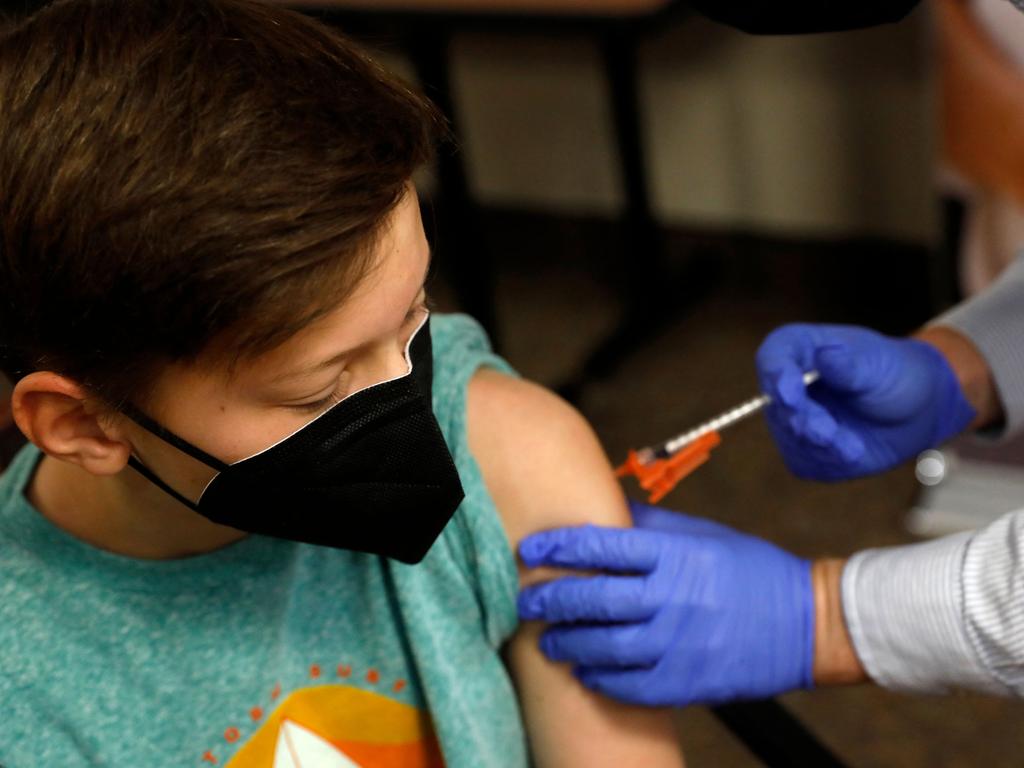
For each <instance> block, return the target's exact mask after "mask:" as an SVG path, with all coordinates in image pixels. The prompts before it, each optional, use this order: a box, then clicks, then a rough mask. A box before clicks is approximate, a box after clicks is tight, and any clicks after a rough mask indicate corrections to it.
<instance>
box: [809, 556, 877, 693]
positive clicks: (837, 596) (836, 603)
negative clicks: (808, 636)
mask: <svg viewBox="0 0 1024 768" xmlns="http://www.w3.org/2000/svg"><path fill="white" fill-rule="evenodd" d="M844 565H846V561H845V560H840V559H826V560H816V561H815V562H814V564H813V565H812V566H811V585H812V588H813V589H814V667H813V674H814V684H815V685H819V686H820V685H845V684H850V683H860V682H863V681H864V680H867V674H866V673H865V672H864V667H862V666H861V663H860V660H859V659H858V658H857V653H856V651H855V650H854V648H853V643H852V642H851V640H850V632H849V630H848V629H847V627H846V619H845V617H844V616H843V596H842V577H843V566H844Z"/></svg>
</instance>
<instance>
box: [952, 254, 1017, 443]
mask: <svg viewBox="0 0 1024 768" xmlns="http://www.w3.org/2000/svg"><path fill="white" fill-rule="evenodd" d="M932 324H933V325H946V326H950V327H952V328H956V329H957V330H958V331H960V332H961V333H963V334H964V335H965V336H967V337H968V338H969V339H971V341H973V342H974V345H975V346H976V347H977V348H978V350H979V351H980V352H981V354H982V356H983V357H984V358H985V360H986V361H987V362H988V366H989V369H990V370H991V371H992V375H993V377H994V379H995V382H996V388H997V389H998V390H999V395H1000V398H1001V400H1002V402H1003V410H1004V412H1005V414H1006V423H1005V426H1004V428H1003V429H1002V430H1001V434H1000V436H1006V437H1009V436H1012V435H1015V434H1018V433H1020V432H1024V254H1022V255H1020V256H1018V257H1017V259H1016V261H1014V263H1013V264H1011V265H1010V266H1009V267H1008V268H1007V269H1006V270H1005V271H1004V272H1003V274H1002V276H1001V277H1000V278H999V280H998V281H996V283H995V284H994V285H992V286H991V287H990V288H989V289H988V290H987V291H985V292H984V293H982V294H979V295H978V296H976V297H974V298H973V299H971V300H969V301H966V302H964V303H963V304H961V305H959V306H957V307H955V308H953V309H952V310H950V311H949V312H947V313H946V314H945V315H943V316H941V317H939V318H938V319H937V320H935V321H934V322H933V323H932Z"/></svg>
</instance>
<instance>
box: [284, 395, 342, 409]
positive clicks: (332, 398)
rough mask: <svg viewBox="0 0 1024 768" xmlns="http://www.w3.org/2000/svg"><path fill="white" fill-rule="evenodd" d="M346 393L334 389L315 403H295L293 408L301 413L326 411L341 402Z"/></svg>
mask: <svg viewBox="0 0 1024 768" xmlns="http://www.w3.org/2000/svg"><path fill="white" fill-rule="evenodd" d="M343 397H344V393H341V392H338V391H334V392H331V394H329V395H328V396H327V397H325V398H323V399H322V400H317V401H316V402H314V403H303V404H302V405H293V406H291V408H292V409H293V410H296V411H300V412H301V413H317V412H319V411H326V410H327V409H328V408H330V407H331V406H332V405H334V404H335V403H340V402H341V400H342V398H343Z"/></svg>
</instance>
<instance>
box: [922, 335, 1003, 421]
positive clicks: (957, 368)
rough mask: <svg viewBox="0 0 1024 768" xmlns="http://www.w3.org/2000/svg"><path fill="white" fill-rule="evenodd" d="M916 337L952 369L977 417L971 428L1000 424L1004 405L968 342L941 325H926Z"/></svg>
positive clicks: (986, 368) (979, 356) (989, 372)
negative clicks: (927, 344)
mask: <svg viewBox="0 0 1024 768" xmlns="http://www.w3.org/2000/svg"><path fill="white" fill-rule="evenodd" d="M915 337H916V338H917V339H919V340H921V341H925V342H927V343H929V344H931V345H932V346H933V347H935V348H936V349H938V350H939V352H941V353H942V355H943V356H944V357H945V358H946V361H947V362H948V363H949V366H950V368H952V369H953V373H955V374H956V378H957V381H959V382H960V388H961V389H962V390H963V393H964V397H965V398H967V402H969V403H970V404H971V407H972V408H974V410H975V411H976V412H977V414H978V415H977V416H976V417H975V419H974V421H973V422H972V423H971V426H970V428H971V429H984V428H985V427H990V426H993V425H995V424H999V423H1001V422H1002V421H1003V418H1004V417H1003V404H1002V400H1001V399H1000V396H999V391H998V390H997V389H996V382H995V378H994V377H993V375H992V370H991V369H990V368H989V365H988V363H987V362H986V360H985V358H984V357H983V356H982V354H981V352H980V351H979V350H978V347H977V346H976V345H975V344H974V342H973V341H971V339H969V338H968V337H967V336H965V335H964V334H963V333H961V332H960V331H958V330H956V329H954V328H949V327H946V326H942V325H932V326H928V327H927V328H924V329H922V330H921V331H920V332H918V333H917V334H915Z"/></svg>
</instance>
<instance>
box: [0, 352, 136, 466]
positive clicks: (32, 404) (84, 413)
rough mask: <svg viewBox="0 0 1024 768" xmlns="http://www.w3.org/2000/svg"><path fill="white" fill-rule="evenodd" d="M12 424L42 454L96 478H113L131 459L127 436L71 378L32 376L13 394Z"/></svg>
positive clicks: (42, 372) (56, 375)
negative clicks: (83, 470)
mask: <svg viewBox="0 0 1024 768" xmlns="http://www.w3.org/2000/svg"><path fill="white" fill-rule="evenodd" d="M11 406H12V408H13V410H14V421H15V423H17V425H18V428H19V429H20V430H21V431H22V432H23V433H24V434H25V437H27V438H28V439H29V440H31V441H32V442H33V443H35V444H36V446H38V447H39V449H40V450H41V451H43V453H45V454H47V455H48V456H53V457H54V458H56V459H60V460H61V461H67V462H70V463H71V464H77V465H78V466H80V467H82V468H83V469H85V470H86V471H88V472H91V473H92V474H94V475H113V474H116V473H118V472H120V471H121V470H122V469H124V467H125V465H126V464H127V463H128V457H129V456H130V455H131V450H132V447H131V444H130V443H129V442H128V440H127V439H126V436H125V435H124V434H123V433H122V432H121V431H120V430H118V429H117V428H116V427H115V426H114V425H112V424H110V423H104V421H103V416H104V415H106V414H105V413H104V412H103V411H102V410H101V409H99V408H98V407H96V406H95V405H94V400H93V399H91V398H90V397H89V395H88V393H87V392H86V391H85V390H84V389H83V388H82V387H81V386H80V385H78V384H76V383H75V382H74V381H72V380H71V379H68V378H65V377H64V376H60V375H59V374H56V373H51V372H49V371H38V372H35V373H30V374H29V375H28V376H25V377H24V378H23V379H21V380H20V381H18V383H17V384H16V385H15V386H14V393H13V394H12V395H11Z"/></svg>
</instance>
